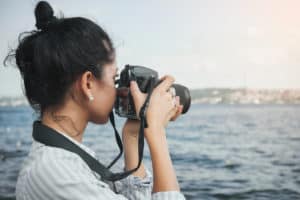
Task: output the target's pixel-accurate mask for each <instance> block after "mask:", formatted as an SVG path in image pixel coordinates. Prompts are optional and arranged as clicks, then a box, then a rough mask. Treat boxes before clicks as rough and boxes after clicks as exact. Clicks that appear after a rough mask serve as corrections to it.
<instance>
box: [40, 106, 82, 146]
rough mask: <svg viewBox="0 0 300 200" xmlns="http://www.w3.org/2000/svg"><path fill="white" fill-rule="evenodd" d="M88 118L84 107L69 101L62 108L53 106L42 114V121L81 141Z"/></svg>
mask: <svg viewBox="0 0 300 200" xmlns="http://www.w3.org/2000/svg"><path fill="white" fill-rule="evenodd" d="M87 119H88V118H87V116H86V114H85V112H84V111H83V110H82V109H80V108H79V107H78V106H76V105H74V104H72V103H69V104H66V105H64V106H62V108H61V109H57V108H56V109H54V108H51V109H48V110H46V111H45V112H44V113H43V116H42V123H43V124H45V125H47V126H49V127H51V128H53V129H54V130H56V131H57V132H59V133H61V134H66V135H68V136H69V137H71V138H73V139H75V140H76V141H78V142H80V143H81V142H82V137H83V134H84V130H85V128H86V126H87V123H88V120H87Z"/></svg>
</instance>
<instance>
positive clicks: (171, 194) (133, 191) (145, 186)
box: [116, 168, 185, 200]
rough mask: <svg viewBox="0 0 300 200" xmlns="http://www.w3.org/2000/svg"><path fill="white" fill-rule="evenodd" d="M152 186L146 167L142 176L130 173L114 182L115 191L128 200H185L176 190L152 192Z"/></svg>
mask: <svg viewBox="0 0 300 200" xmlns="http://www.w3.org/2000/svg"><path fill="white" fill-rule="evenodd" d="M152 187H153V178H152V174H151V172H150V171H149V170H148V169H147V168H146V176H145V177H144V178H140V177H136V176H133V175H130V176H128V177H127V178H125V179H122V180H120V181H118V182H116V188H117V192H118V193H120V194H122V195H124V196H125V197H126V198H128V199H130V200H138V199H145V200H147V199H148V200H185V197H184V196H183V194H182V193H180V192H178V191H168V192H157V193H153V194H152Z"/></svg>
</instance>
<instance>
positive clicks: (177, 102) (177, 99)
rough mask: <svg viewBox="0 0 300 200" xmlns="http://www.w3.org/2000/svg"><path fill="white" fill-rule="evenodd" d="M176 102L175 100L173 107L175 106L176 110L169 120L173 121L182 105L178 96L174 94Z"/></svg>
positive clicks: (179, 112)
mask: <svg viewBox="0 0 300 200" xmlns="http://www.w3.org/2000/svg"><path fill="white" fill-rule="evenodd" d="M175 99H176V102H175V107H176V112H175V113H174V115H173V116H171V120H172V121H174V120H175V119H176V118H177V117H178V116H179V115H180V114H181V112H182V109H183V106H182V105H180V97H179V96H176V97H175Z"/></svg>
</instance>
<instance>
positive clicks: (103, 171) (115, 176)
mask: <svg viewBox="0 0 300 200" xmlns="http://www.w3.org/2000/svg"><path fill="white" fill-rule="evenodd" d="M151 85H152V86H153V85H154V81H152V84H151ZM153 88H154V87H151V89H150V91H149V93H148V95H147V97H146V100H145V103H144V104H143V106H142V107H141V110H140V112H139V117H140V130H139V137H138V155H139V162H138V165H137V167H136V168H134V169H131V170H128V171H125V172H119V173H113V172H111V171H110V170H109V169H110V168H111V167H112V166H113V165H114V164H115V163H116V162H117V160H118V159H119V158H120V157H121V155H122V153H123V144H122V140H121V138H120V135H119V133H118V131H117V129H116V126H115V118H114V114H113V112H111V113H110V122H111V124H112V126H113V128H114V132H115V139H116V142H117V144H118V147H119V150H120V152H119V154H118V156H117V157H116V158H115V159H114V160H113V161H112V162H111V163H110V164H109V165H108V166H107V167H106V166H104V165H103V164H102V163H100V162H99V161H98V160H97V159H95V158H94V157H93V156H91V155H90V154H88V153H87V152H86V151H84V150H83V149H82V148H80V147H79V146H78V145H76V144H75V143H74V142H72V141H71V140H69V139H68V138H66V137H65V136H63V135H62V134H60V133H58V132H57V131H55V130H54V129H52V128H50V127H48V126H46V125H44V124H42V122H41V121H35V122H34V123H33V131H32V137H33V138H34V139H35V140H36V141H38V142H40V143H42V144H45V145H47V146H51V147H57V148H62V149H65V150H67V151H70V152H73V153H76V154H77V155H79V156H80V157H81V158H82V159H83V160H84V161H85V162H86V164H87V165H88V166H89V168H90V169H91V170H92V171H94V172H96V173H97V174H99V175H100V177H101V179H102V180H106V181H112V182H114V181H117V180H120V179H123V178H126V177H127V176H129V175H130V174H132V173H133V172H135V171H136V170H137V169H138V168H139V167H140V165H141V163H142V159H143V154H144V129H145V128H147V120H146V112H147V108H148V105H149V101H150V97H151V94H152V91H153Z"/></svg>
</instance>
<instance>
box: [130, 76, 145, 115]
mask: <svg viewBox="0 0 300 200" xmlns="http://www.w3.org/2000/svg"><path fill="white" fill-rule="evenodd" d="M130 92H131V95H132V98H133V101H134V104H135V107H136V110H137V111H138V110H139V107H140V106H141V105H142V103H143V102H144V100H145V99H144V94H143V93H142V92H141V91H140V88H139V87H138V85H137V83H136V82H135V81H131V82H130Z"/></svg>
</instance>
